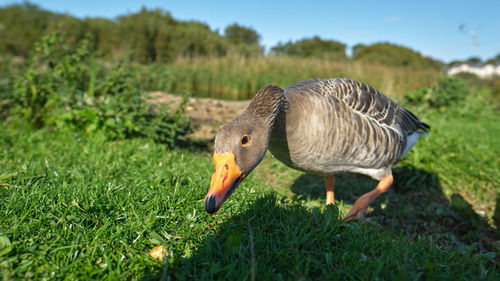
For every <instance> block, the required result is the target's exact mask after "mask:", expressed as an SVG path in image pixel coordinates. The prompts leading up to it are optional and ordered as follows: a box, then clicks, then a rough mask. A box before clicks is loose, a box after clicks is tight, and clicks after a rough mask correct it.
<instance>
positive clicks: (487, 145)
mask: <svg viewBox="0 0 500 281" xmlns="http://www.w3.org/2000/svg"><path fill="white" fill-rule="evenodd" d="M125 31H126V32H125ZM120 34H123V36H119V35H120ZM0 36H1V38H5V40H1V41H0V52H1V55H0V129H1V133H0V150H1V151H2V153H1V154H0V196H1V198H2V200H0V213H1V214H2V215H1V216H0V277H1V278H2V279H4V280H9V279H141V278H143V279H145V280H151V279H163V280H168V279H173V280H186V279H211V280H213V279H217V280H219V279H222V280H224V279H225V280H235V279H238V280H240V279H246V280H255V279H257V280H266V279H267V280H290V279H301V278H302V279H303V280H308V279H312V280H316V279H344V280H345V279H347V280H359V279H376V280H472V279H480V280H498V279H499V276H500V271H499V260H500V259H499V257H500V255H499V253H500V243H499V241H500V234H499V231H498V227H499V226H500V196H499V194H500V182H499V179H500V169H499V167H500V162H499V161H500V160H499V159H500V157H499V155H500V135H499V132H500V131H499V130H498V124H500V114H499V110H500V105H499V101H500V99H499V97H500V87H499V85H500V84H499V82H498V81H499V79H498V78H495V77H493V78H491V79H479V78H478V77H476V76H474V75H465V74H463V75H460V76H456V77H447V76H446V75H444V74H443V73H442V72H441V67H442V64H440V63H439V62H436V61H434V60H430V59H428V58H425V57H423V56H421V55H420V54H418V53H416V52H413V51H411V50H409V49H407V48H404V47H400V46H394V45H390V44H385V43H381V44H375V45H372V46H357V47H356V48H355V52H354V55H353V57H352V58H348V57H347V56H345V46H344V45H343V44H342V43H339V42H335V41H330V40H323V39H320V38H315V37H313V38H312V39H307V38H306V39H303V40H299V41H297V42H288V43H280V44H278V46H276V48H273V50H272V52H274V53H273V54H271V55H265V53H263V51H262V47H261V46H260V45H259V43H258V42H259V35H258V33H257V32H255V31H254V30H252V29H251V28H248V27H242V26H239V25H238V24H232V25H230V26H228V27H227V28H226V29H225V30H224V34H223V35H221V34H219V33H218V32H217V31H212V30H210V28H209V27H207V26H206V25H204V24H200V23H197V22H181V21H178V20H175V19H174V18H173V17H172V16H171V15H170V14H169V13H166V12H164V11H160V10H154V11H148V10H145V9H143V10H142V11H140V12H138V13H135V14H131V15H125V16H122V17H120V18H118V19H115V20H108V19H95V18H94V19H77V18H74V17H72V16H70V15H60V14H54V13H51V12H48V11H44V10H41V9H39V8H37V7H36V6H33V5H30V4H23V5H14V6H8V7H4V8H0ZM343 52H344V53H343ZM388 53H392V54H393V55H392V56H388V55H387V54H388ZM335 76H347V77H351V78H355V79H357V80H361V81H364V82H368V83H370V84H371V85H373V86H375V87H377V88H379V89H381V90H382V91H383V92H385V93H386V94H388V95H390V96H391V97H392V98H394V99H396V100H397V101H398V102H400V103H401V104H402V105H404V106H405V107H407V108H408V109H410V110H411V111H412V112H414V113H415V114H416V115H417V116H419V118H421V119H422V120H423V121H425V122H426V123H428V124H429V125H431V128H432V130H431V134H430V135H429V136H427V137H425V138H423V139H422V140H421V141H420V142H419V144H418V145H417V146H416V147H415V148H414V149H413V150H412V152H410V153H409V154H408V155H407V156H406V157H405V158H404V159H403V160H402V161H401V162H400V163H399V164H398V165H397V166H396V167H395V169H394V175H395V184H394V186H393V188H392V189H391V190H390V191H389V192H388V193H386V194H384V195H383V196H381V197H380V198H379V199H378V200H376V201H375V202H374V203H373V204H372V207H371V208H370V210H369V213H368V215H367V217H366V218H365V219H363V220H360V221H353V222H343V221H341V220H339V219H338V218H339V216H340V218H342V217H343V215H344V214H346V212H347V211H348V210H349V209H350V208H351V206H352V204H353V202H354V200H355V199H356V198H357V197H358V196H360V195H361V194H362V193H364V192H367V191H368V190H370V189H372V188H373V187H374V186H375V184H376V182H375V181H373V180H371V179H368V178H366V177H364V176H360V175H339V176H338V178H337V187H336V200H337V201H336V206H335V207H333V206H330V207H328V208H326V207H324V189H323V187H322V186H323V183H322V179H321V178H320V177H317V176H313V175H306V174H302V173H300V172H298V171H293V170H291V169H288V168H287V167H285V166H284V165H283V164H281V163H279V162H278V161H277V160H276V159H274V158H273V157H271V156H270V155H268V156H266V158H265V159H264V161H263V162H262V163H261V164H260V165H259V167H257V169H256V170H255V171H254V172H253V173H252V174H251V175H250V176H249V177H248V178H247V179H246V180H245V181H244V182H243V183H242V185H241V186H240V187H239V188H238V189H237V190H236V191H235V193H234V194H233V195H232V197H230V199H229V200H228V202H226V203H225V205H224V207H223V208H222V209H221V210H220V211H219V213H218V214H217V215H215V216H210V215H208V214H206V212H205V211H204V208H203V196H204V195H205V193H206V191H207V189H208V186H209V182H210V174H211V172H212V170H213V166H212V165H213V164H212V163H211V152H210V148H209V147H210V143H207V142H199V141H196V140H190V139H188V138H186V137H185V136H186V134H187V133H189V132H190V131H191V130H192V129H193V128H192V126H191V124H190V120H189V119H188V118H187V117H186V116H185V115H184V110H183V109H184V104H181V105H180V106H179V107H176V108H169V107H168V105H163V106H161V105H152V104H150V103H149V102H148V96H147V94H148V92H149V91H153V90H162V91H168V92H175V93H178V94H183V95H185V96H186V97H187V96H189V95H201V96H215V97H224V98H230V99H247V98H251V97H252V96H253V95H254V93H255V92H256V91H257V90H258V89H259V88H260V86H262V85H264V84H268V83H275V84H277V85H279V86H282V87H285V86H287V85H289V84H291V83H293V82H296V81H298V80H301V79H308V78H311V77H335ZM155 246H162V247H163V248H164V249H165V254H164V256H163V260H162V261H159V260H156V259H153V258H151V257H150V256H149V255H148V253H149V251H150V250H151V249H152V248H153V247H155Z"/></svg>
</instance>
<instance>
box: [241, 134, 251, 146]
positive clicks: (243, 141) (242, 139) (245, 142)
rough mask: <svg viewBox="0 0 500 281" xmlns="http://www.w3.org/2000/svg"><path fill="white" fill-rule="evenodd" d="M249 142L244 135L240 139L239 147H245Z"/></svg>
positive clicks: (248, 138)
mask: <svg viewBox="0 0 500 281" xmlns="http://www.w3.org/2000/svg"><path fill="white" fill-rule="evenodd" d="M249 142H250V137H249V136H247V135H244V136H243V137H241V145H243V146H245V145H247V144H248V143H249Z"/></svg>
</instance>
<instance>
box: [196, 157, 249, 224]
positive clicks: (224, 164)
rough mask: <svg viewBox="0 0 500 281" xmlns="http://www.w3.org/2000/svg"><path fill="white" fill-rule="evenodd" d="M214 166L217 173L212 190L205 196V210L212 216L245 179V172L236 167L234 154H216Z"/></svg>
mask: <svg viewBox="0 0 500 281" xmlns="http://www.w3.org/2000/svg"><path fill="white" fill-rule="evenodd" d="M214 166H215V171H214V173H213V174H212V182H211V183H210V190H209V191H208V193H207V196H205V210H207V212H208V213H210V214H214V213H216V212H217V211H218V210H219V208H220V206H221V205H222V203H223V202H224V201H225V200H226V199H227V198H228V197H229V196H230V195H231V193H233V191H234V190H235V189H236V187H238V185H239V184H240V182H241V181H242V180H243V178H244V176H243V172H241V171H240V169H239V168H238V166H237V165H236V162H235V160H234V154H233V153H232V152H228V153H224V154H220V153H214Z"/></svg>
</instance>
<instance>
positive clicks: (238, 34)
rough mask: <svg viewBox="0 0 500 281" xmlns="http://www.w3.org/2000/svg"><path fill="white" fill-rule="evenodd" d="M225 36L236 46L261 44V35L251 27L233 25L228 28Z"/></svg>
mask: <svg viewBox="0 0 500 281" xmlns="http://www.w3.org/2000/svg"><path fill="white" fill-rule="evenodd" d="M224 36H225V37H226V38H227V39H228V40H229V41H230V42H231V43H234V44H248V45H251V44H259V40H260V35H259V34H258V33H257V32H256V31H255V30H253V29H251V28H249V27H244V26H240V25H238V24H236V23H233V24H231V25H229V26H227V27H226V29H225V30H224Z"/></svg>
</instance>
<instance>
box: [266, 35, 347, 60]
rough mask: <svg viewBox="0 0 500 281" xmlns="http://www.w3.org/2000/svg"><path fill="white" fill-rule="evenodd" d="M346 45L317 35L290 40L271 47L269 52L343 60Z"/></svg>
mask: <svg viewBox="0 0 500 281" xmlns="http://www.w3.org/2000/svg"><path fill="white" fill-rule="evenodd" d="M345 48H346V45H345V44H343V43H340V42H337V41H333V40H323V39H321V38H319V37H318V36H315V37H313V38H310V39H307V38H306V39H302V40H299V41H297V42H294V43H292V42H291V41H289V42H287V43H285V44H283V43H281V42H279V43H278V45H276V46H274V47H272V48H271V52H272V53H274V54H276V55H289V56H295V57H305V58H307V57H321V58H328V59H334V60H345V59H347V55H346V53H345Z"/></svg>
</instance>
